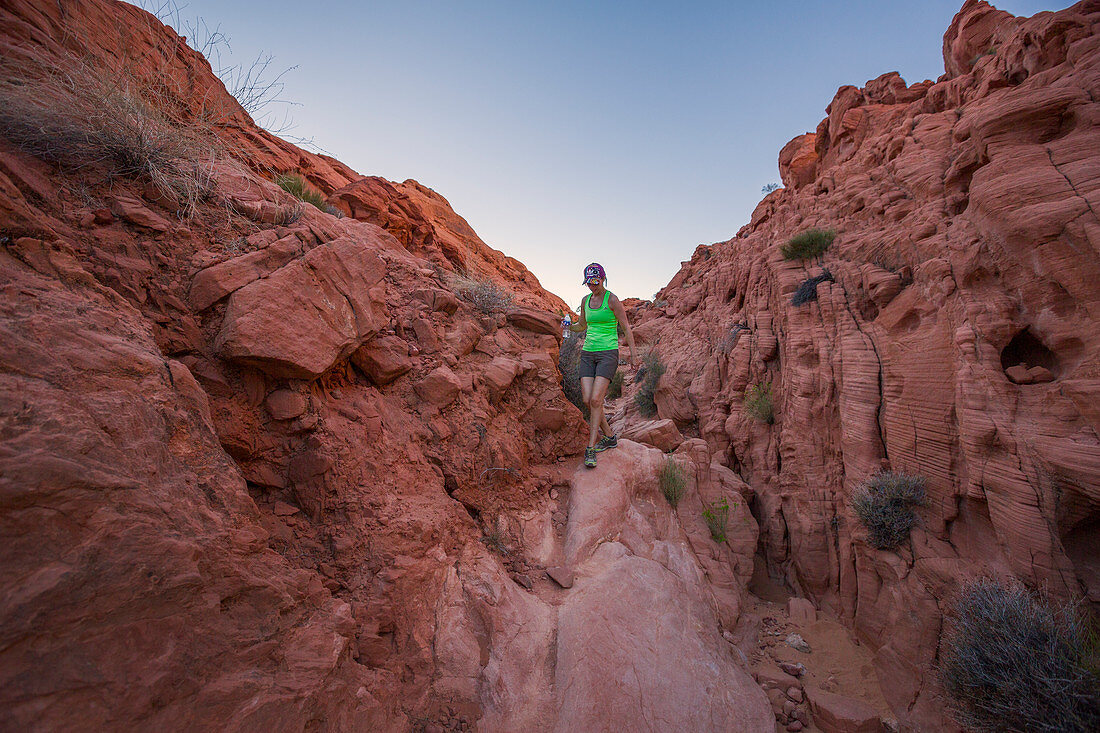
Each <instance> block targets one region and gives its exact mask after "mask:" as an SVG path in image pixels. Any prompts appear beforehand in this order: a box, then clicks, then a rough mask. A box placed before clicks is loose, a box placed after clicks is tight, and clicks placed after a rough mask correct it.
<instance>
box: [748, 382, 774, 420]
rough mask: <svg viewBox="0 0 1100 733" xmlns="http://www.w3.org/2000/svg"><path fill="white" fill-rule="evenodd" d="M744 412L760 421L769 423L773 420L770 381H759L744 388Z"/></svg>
mask: <svg viewBox="0 0 1100 733" xmlns="http://www.w3.org/2000/svg"><path fill="white" fill-rule="evenodd" d="M745 412H746V413H748V415H749V416H751V417H753V418H755V419H757V420H759V421H760V422H766V423H768V424H769V425H770V424H772V423H773V422H775V408H774V407H773V406H772V383H771V382H761V383H760V384H757V385H754V386H752V387H749V388H748V389H747V390H745Z"/></svg>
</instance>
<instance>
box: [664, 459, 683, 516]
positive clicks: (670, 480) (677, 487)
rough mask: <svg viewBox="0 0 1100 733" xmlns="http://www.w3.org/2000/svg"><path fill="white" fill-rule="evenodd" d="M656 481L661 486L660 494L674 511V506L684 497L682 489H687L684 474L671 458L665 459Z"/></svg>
mask: <svg viewBox="0 0 1100 733" xmlns="http://www.w3.org/2000/svg"><path fill="white" fill-rule="evenodd" d="M657 481H658V483H659V484H660V486H661V493H662V494H663V495H664V497H665V499H667V500H668V503H669V504H670V505H671V506H672V508H673V509H675V508H676V505H677V504H679V503H680V498H681V497H683V495H684V489H685V488H687V476H686V475H685V474H684V469H683V468H681V467H680V464H679V463H677V462H676V461H674V460H673V459H672V458H671V457H670V458H666V459H665V463H664V465H663V466H661V472H660V474H658V476H657Z"/></svg>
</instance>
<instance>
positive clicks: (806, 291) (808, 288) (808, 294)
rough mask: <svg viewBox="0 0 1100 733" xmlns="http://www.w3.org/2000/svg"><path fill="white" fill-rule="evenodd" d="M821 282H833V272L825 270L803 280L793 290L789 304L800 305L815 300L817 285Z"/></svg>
mask: <svg viewBox="0 0 1100 733" xmlns="http://www.w3.org/2000/svg"><path fill="white" fill-rule="evenodd" d="M823 282H833V274H832V273H831V272H829V271H828V270H825V271H824V272H822V273H821V274H820V275H818V276H817V277H811V278H809V279H808V280H805V281H803V283H802V284H801V285H799V286H798V290H795V291H794V295H793V296H791V305H793V306H800V305H805V304H806V303H809V302H811V301H814V300H817V286H818V284H819V283H823Z"/></svg>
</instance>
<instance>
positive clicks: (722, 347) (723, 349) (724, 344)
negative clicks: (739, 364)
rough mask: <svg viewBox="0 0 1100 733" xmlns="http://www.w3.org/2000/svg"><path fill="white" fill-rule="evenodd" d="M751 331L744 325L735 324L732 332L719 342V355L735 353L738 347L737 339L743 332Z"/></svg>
mask: <svg viewBox="0 0 1100 733" xmlns="http://www.w3.org/2000/svg"><path fill="white" fill-rule="evenodd" d="M747 330H749V327H748V326H746V325H745V324H743V323H737V324H734V326H733V328H731V329H730V332H729V333H727V334H726V335H725V336H723V337H722V340H721V341H719V342H718V353H720V354H728V353H730V352H731V351H733V347H734V346H736V345H737V339H738V337H739V336H740V334H741V332H742V331H747Z"/></svg>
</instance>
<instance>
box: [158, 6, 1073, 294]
mask: <svg viewBox="0 0 1100 733" xmlns="http://www.w3.org/2000/svg"><path fill="white" fill-rule="evenodd" d="M139 4H140V3H139ZM148 4H149V3H148V2H147V3H146V5H147V6H148ZM994 4H995V5H996V6H997V7H999V8H1001V9H1003V10H1007V11H1009V12H1011V13H1013V14H1015V15H1033V14H1034V13H1036V12H1039V11H1041V10H1053V9H1056V8H1060V7H1064V6H1066V5H1068V3H1059V4H1053V5H1052V4H1050V3H1043V2H1035V1H1033V0H1011V1H1005V2H995V3H994ZM181 5H182V0H181ZM961 6H962V0H951V1H944V0H926V1H925V2H919V3H917V2H911V0H910V1H907V2H900V1H895V0H850V1H849V2H844V3H837V2H825V1H824V0H816V1H811V0H804V1H802V2H782V1H780V2H771V3H768V2H752V3H745V2H736V1H727V2H697V3H690V2H688V3H668V2H615V3H610V2H609V3H598V2H565V1H550V0H547V1H545V2H523V1H521V0H511V1H507V0H506V1H501V2H442V1H440V2H420V1H417V0H399V1H398V2H393V1H392V0H391V1H389V2H384V3H382V2H339V1H331V2H308V3H303V2H301V1H300V0H296V1H295V2H285V1H284V0H269V1H268V2H266V3H264V4H263V5H259V4H257V3H255V2H234V1H233V0H228V1H227V0H187V3H186V5H183V6H182V10H181V17H183V18H185V19H193V18H194V17H195V16H201V17H202V18H203V19H204V20H205V21H206V23H207V24H209V25H210V26H219V25H220V28H221V30H222V31H223V32H224V33H226V34H227V35H228V36H229V37H230V39H231V45H232V51H233V60H236V61H243V62H246V63H247V62H248V61H249V60H251V58H254V57H255V56H256V55H257V53H259V52H260V51H261V50H262V51H266V52H270V53H272V54H274V56H275V62H274V64H273V67H272V68H274V67H279V68H287V67H290V66H297V68H296V69H294V70H292V71H290V72H289V73H288V74H287V75H286V76H285V77H284V78H283V81H284V82H285V84H286V86H285V90H284V92H283V95H282V96H283V97H284V98H285V99H287V100H291V101H294V102H297V103H299V104H300V105H301V106H297V107H294V108H293V109H292V110H291V114H292V116H293V118H294V121H295V123H296V127H295V129H294V130H293V131H292V132H293V134H295V135H298V136H301V137H305V138H313V139H314V140H316V142H317V144H318V145H320V146H321V147H323V148H324V149H325V150H326V151H328V152H330V153H331V154H333V155H334V156H335V157H337V158H339V159H340V160H342V161H344V162H345V163H347V164H348V165H350V166H351V167H352V168H354V169H356V170H357V171H359V172H360V173H363V174H368V175H380V176H384V177H386V178H389V179H392V180H396V181H402V180H405V179H406V178H415V179H416V180H418V181H420V182H421V183H423V184H424V185H426V186H430V187H431V188H433V189H435V190H436V191H438V192H440V193H441V194H442V195H443V196H445V197H446V198H447V199H448V200H449V201H450V202H451V205H452V206H453V207H454V208H455V210H456V211H457V212H458V213H459V214H461V215H462V216H464V217H465V218H466V219H467V220H468V221H469V222H470V224H471V225H472V226H473V227H474V229H475V230H476V231H477V232H478V234H479V235H481V238H482V239H484V240H485V241H486V242H487V243H488V244H489V245H490V246H491V247H494V248H495V249H499V250H501V251H503V252H505V253H506V254H508V255H511V256H513V257H516V258H517V259H519V260H521V261H522V262H523V263H524V264H526V265H527V266H528V267H529V268H530V269H531V270H532V271H533V272H534V273H535V275H536V276H538V278H539V279H540V280H541V282H542V284H543V286H545V287H546V288H547V289H549V290H551V291H553V292H555V293H556V294H558V295H560V296H561V297H563V298H565V299H566V300H567V301H568V302H570V303H577V302H579V301H580V298H581V297H582V295H583V294H584V293H585V292H587V291H586V289H585V288H583V287H582V286H581V284H580V280H581V272H582V270H583V268H584V266H585V265H586V264H588V263H589V262H590V261H598V262H601V263H602V264H603V265H604V266H605V267H606V268H607V272H608V287H609V288H610V289H611V290H613V291H614V292H616V294H618V295H619V296H620V297H630V296H634V297H642V298H649V297H652V295H653V293H654V292H655V291H656V290H658V289H659V288H660V287H662V286H664V285H665V284H666V283H667V282H668V281H669V279H671V277H672V276H673V275H674V274H675V272H676V271H677V269H679V263H680V261H681V260H684V259H687V258H689V257H690V256H691V253H692V251H693V250H694V248H695V246H696V245H698V244H701V243H710V242H715V241H720V240H724V239H728V238H729V237H731V236H732V235H733V234H734V233H736V231H737V230H738V229H739V228H740V227H741V226H742V225H743V224H745V223H746V222H747V221H748V219H749V216H750V214H751V213H752V210H753V208H755V206H756V204H757V202H758V201H759V200H760V198H761V194H760V188H761V186H763V185H764V184H767V183H771V182H779V172H778V166H777V163H776V160H777V158H778V155H779V149H780V148H781V147H782V146H783V145H784V144H785V143H786V142H787V141H788V140H790V139H791V138H793V137H794V136H796V135H799V134H801V133H804V132H808V131H812V130H814V129H815V128H816V127H817V124H818V122H819V121H820V120H821V119H822V118H823V117H824V116H825V112H824V109H825V106H826V105H827V104H828V103H829V101H830V100H831V99H832V97H833V94H834V93H835V92H836V89H837V87H839V86H841V85H843V84H854V85H857V86H861V85H863V84H864V83H865V82H866V81H867V80H869V79H873V78H875V77H877V76H879V75H880V74H883V73H885V72H888V71H898V72H900V73H901V75H902V76H903V77H904V78H905V80H906V81H907V82H908V83H913V82H915V81H921V80H923V79H935V78H936V77H938V76H939V75H940V74H942V73H943V58H942V52H941V47H942V39H943V33H944V31H946V30H947V26H948V25H949V24H950V22H951V18H952V17H953V16H954V14H955V13H956V12H957V11H958V9H959V8H960V7H961ZM224 60H228V59H224Z"/></svg>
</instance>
